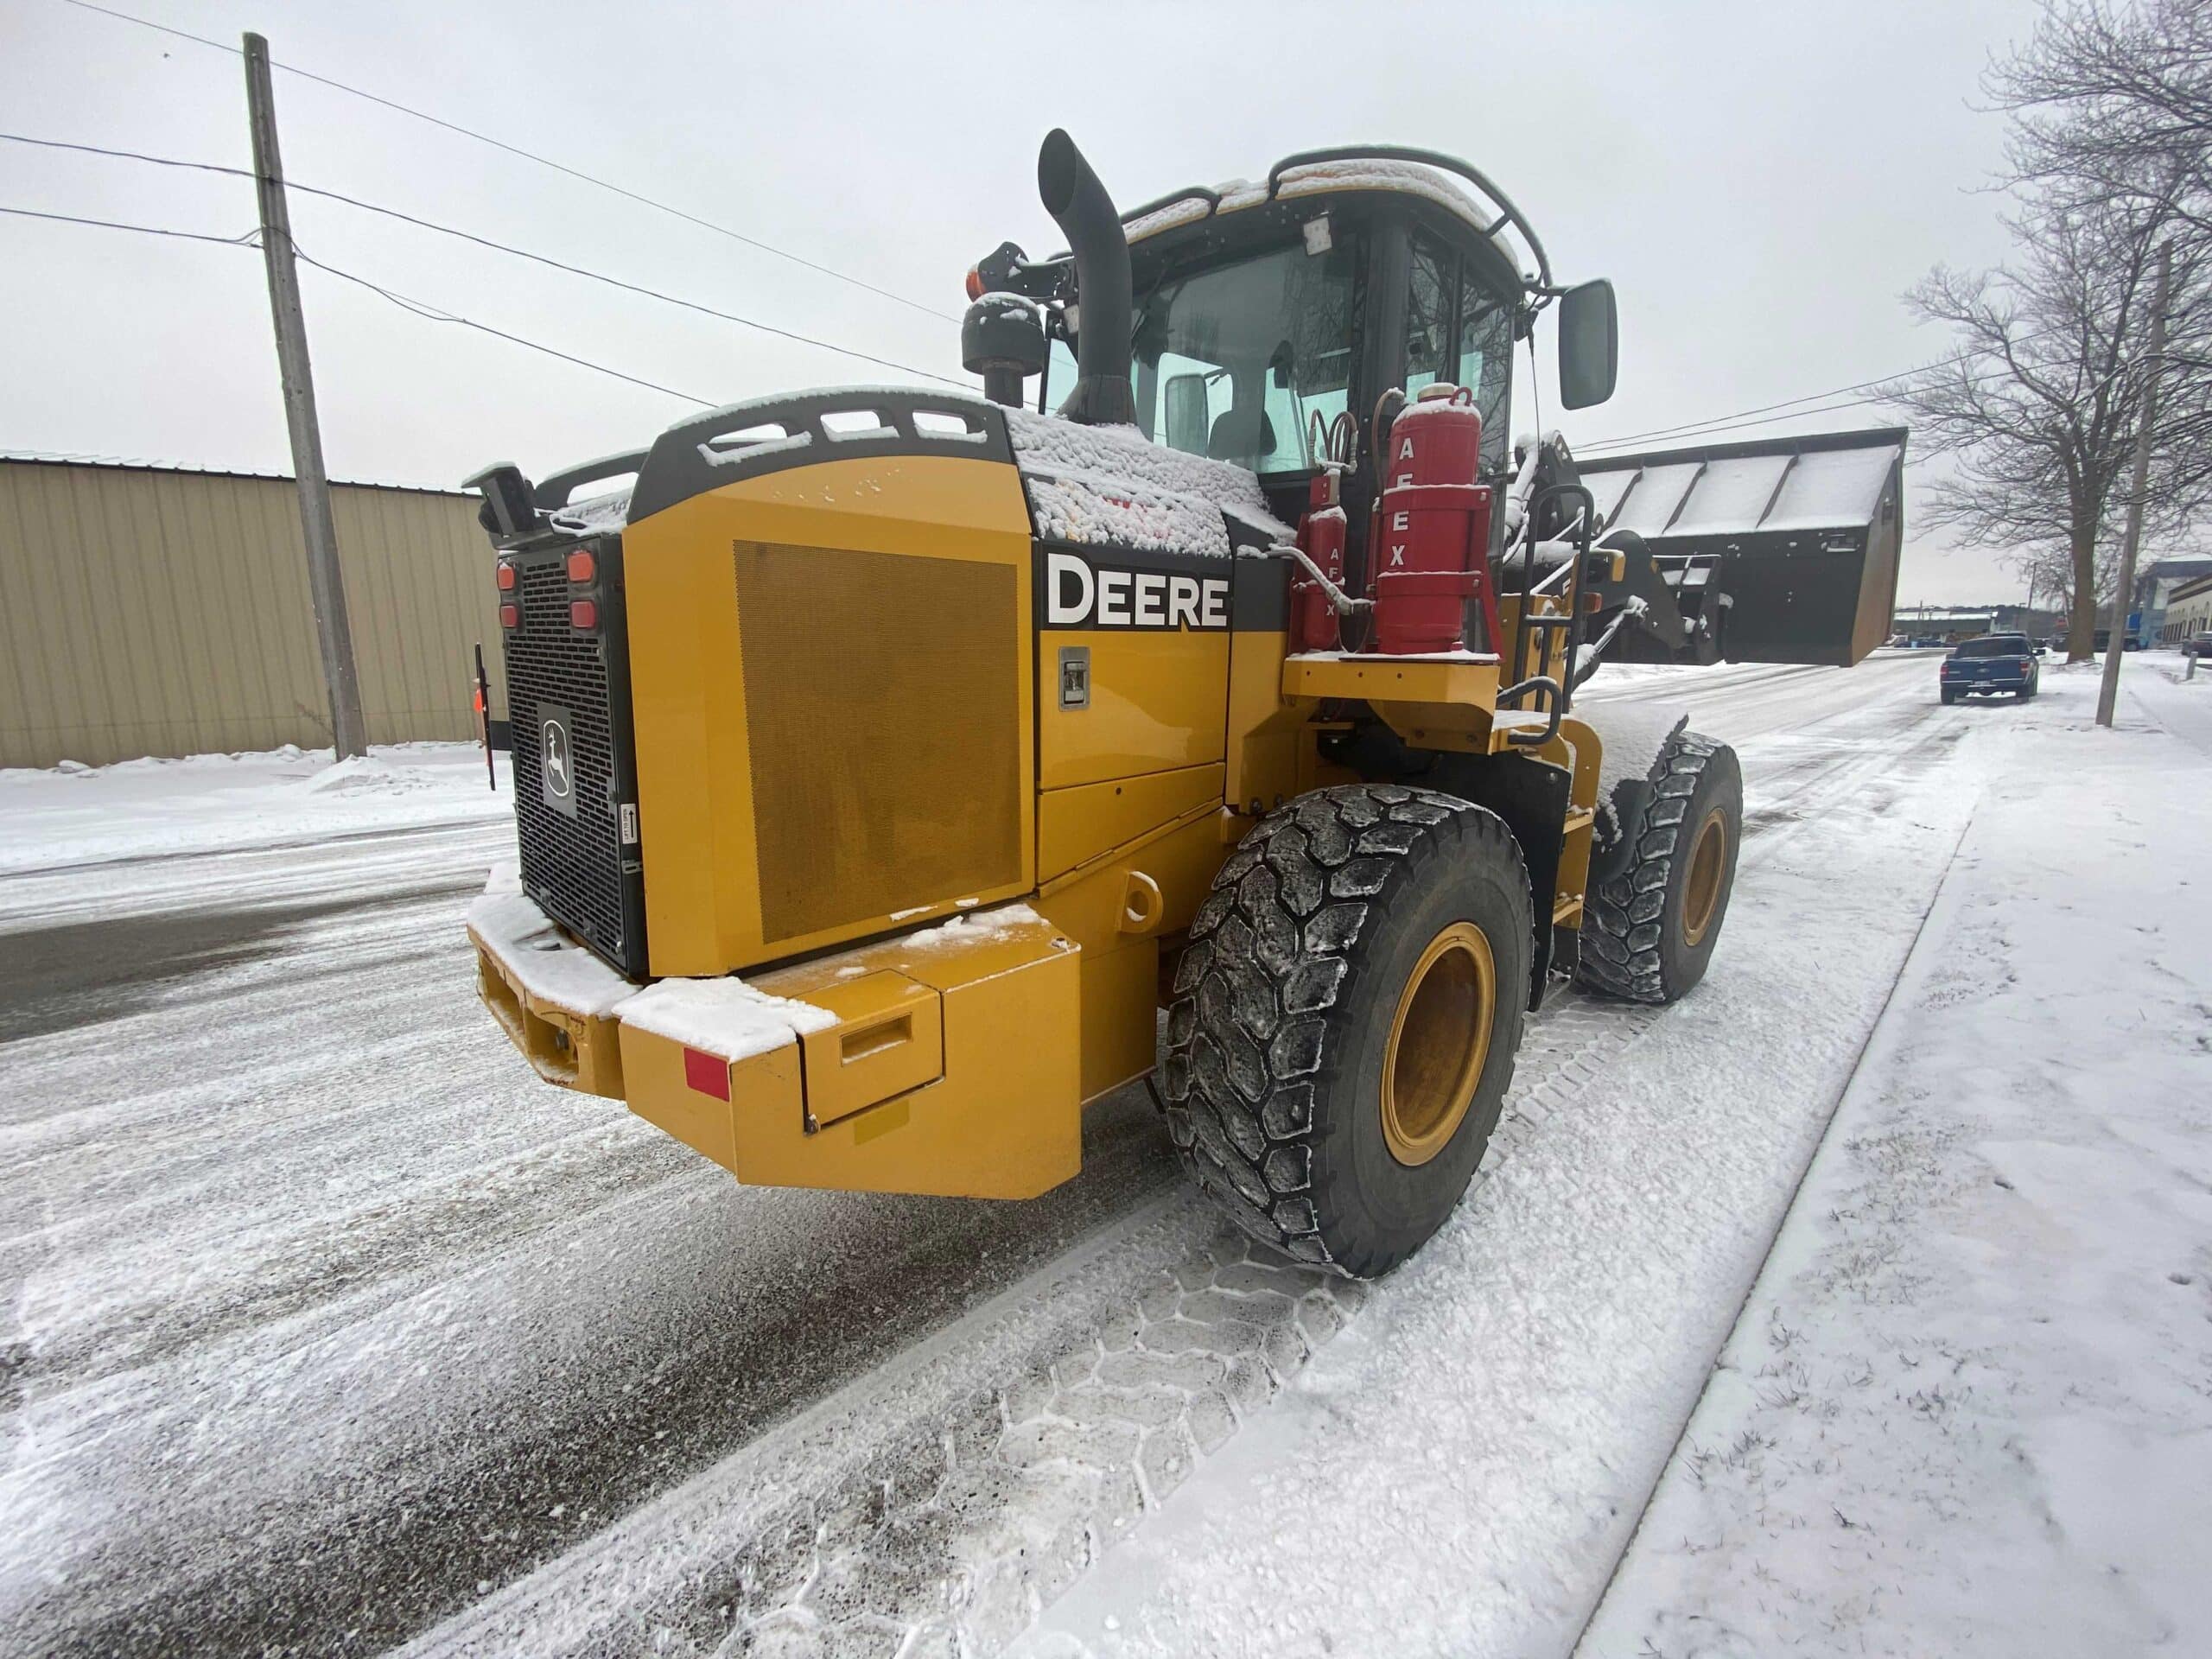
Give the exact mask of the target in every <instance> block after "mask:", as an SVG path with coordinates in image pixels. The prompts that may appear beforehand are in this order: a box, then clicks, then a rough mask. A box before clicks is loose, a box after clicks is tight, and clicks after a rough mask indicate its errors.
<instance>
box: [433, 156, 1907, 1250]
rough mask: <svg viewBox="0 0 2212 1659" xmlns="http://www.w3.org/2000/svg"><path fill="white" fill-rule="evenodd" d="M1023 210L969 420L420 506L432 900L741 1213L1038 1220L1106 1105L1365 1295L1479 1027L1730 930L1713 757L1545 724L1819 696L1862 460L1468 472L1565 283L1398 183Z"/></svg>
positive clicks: (924, 406) (1839, 626)
mask: <svg viewBox="0 0 2212 1659" xmlns="http://www.w3.org/2000/svg"><path fill="white" fill-rule="evenodd" d="M1039 189H1040V194H1041V195H1042V197H1043V200H1044V204H1045V206H1046V209H1047V210H1048V211H1049V212H1050V213H1052V216H1053V218H1054V219H1056V220H1057V222H1058V225H1059V226H1060V228H1061V230H1062V232H1063V233H1064V234H1065V237H1066V239H1067V242H1068V250H1069V251H1067V252H1065V253H1063V254H1061V255H1058V256H1057V257H1052V258H1047V259H1041V260H1034V261H1033V260H1031V259H1029V258H1028V257H1027V256H1026V255H1025V254H1024V253H1023V252H1022V251H1021V250H1020V248H1019V247H1017V246H1015V245H1013V244H1011V243H1008V244H1006V245H1002V246H1001V247H1000V248H999V249H997V250H996V251H995V252H993V253H992V254H990V255H989V256H988V257H986V258H984V259H982V260H981V261H979V262H978V265H977V267H976V270H973V271H971V272H970V273H969V296H970V298H971V300H972V301H973V302H974V303H973V305H972V306H971V308H970V309H969V314H968V316H967V319H966V321H965V324H964V326H963V350H964V357H965V360H966V362H967V365H968V367H969V370H970V371H971V372H975V373H977V374H978V375H980V376H981V378H982V391H983V395H982V396H971V395H968V394H964V393H962V392H958V391H922V390H915V389H912V388H880V387H876V388H853V389H847V390H842V391H813V392H808V393H804V394H799V395H795V396H791V397H768V398H761V399H757V400H755V401H753V402H751V403H747V404H736V405H733V406H731V407H729V408H727V409H721V410H715V411H713V412H712V413H710V414H706V415H702V416H697V417H696V418H692V419H687V420H685V421H683V422H682V423H679V424H677V425H676V426H673V427H671V428H670V429H668V430H667V431H665V432H663V433H662V434H661V435H659V436H658V438H656V439H654V441H653V442H652V445H651V447H650V448H645V449H643V450H639V451H637V452H634V453H631V454H620V455H614V456H609V457H607V458H606V459H604V460H601V461H594V462H590V463H588V464H586V465H584V466H582V467H572V468H570V469H569V470H567V471H564V472H560V473H556V474H554V475H552V476H550V477H548V478H546V479H544V480H543V481H541V482H537V483H532V482H531V480H528V479H527V478H525V477H524V475H523V474H522V473H521V472H520V471H519V470H518V468H516V467H512V466H499V467H492V468H489V469H487V470H486V471H485V472H483V473H481V474H478V475H477V476H476V477H475V478H474V479H472V480H470V485H471V487H474V488H476V489H478V490H480V492H481V493H482V494H483V496H484V504H483V508H482V518H483V521H484V523H485V525H486V529H487V530H488V531H490V532H491V534H492V538H493V544H494V548H495V550H496V562H495V564H494V568H493V580H494V582H496V584H497V587H498V590H499V602H500V621H501V625H502V632H503V634H504V645H505V664H506V683H507V699H508V708H509V715H510V717H511V722H512V731H513V733H514V769H513V777H514V789H515V798H516V801H515V810H516V818H517V829H518V842H519V852H520V858H519V868H518V872H516V873H515V874H513V875H512V878H511V879H507V880H500V879H499V878H498V877H495V879H494V882H493V888H492V889H491V890H489V891H487V892H486V895H485V897H484V898H483V899H481V900H480V901H479V902H478V903H477V904H476V905H475V906H474V908H473V909H472V911H471V912H470V917H469V931H470V933H471V935H472V938H473V939H474V945H475V950H476V956H477V966H478V977H479V986H480V993H481V995H482V999H483V1001H484V1002H485V1003H486V1005H487V1007H489V1008H490V1009H491V1011H492V1012H493V1014H494V1015H495V1016H496V1017H497V1018H498V1020H499V1022H500V1023H501V1025H502V1026H503V1027H505V1030H506V1033H507V1034H508V1036H509V1037H510V1038H511V1039H512V1041H513V1042H514V1044H515V1046H517V1047H518V1048H519V1049H521V1050H522V1051H523V1052H524V1054H525V1055H526V1056H527V1057H528V1058H529V1059H530V1061H531V1064H532V1065H534V1066H535V1067H536V1068H537V1070H538V1071H539V1072H541V1073H542V1074H543V1076H544V1077H547V1078H549V1079H550V1080H551V1081H553V1082H555V1083H558V1084H565V1085H567V1086H569V1087H570V1088H574V1089H579V1090H587V1091H589V1092H591V1093H594V1094H597V1095H602V1096H607V1097H609V1098H611V1099H615V1100H620V1101H623V1102H626V1103H627V1105H628V1107H629V1109H631V1110H632V1111H634V1112H636V1113H637V1114H639V1116H642V1117H644V1118H645V1119H647V1120H649V1121H650V1122H652V1123H654V1124H656V1125H658V1127H659V1128H662V1129H664V1130H665V1131H667V1132H668V1133H669V1134H671V1135H675V1136H677V1137H678V1138H679V1139H681V1140H683V1141H685V1142H687V1143H688V1144H689V1145H690V1146H691V1147H695V1148H696V1149H697V1150H698V1151H699V1152H701V1153H702V1154H704V1155H706V1156H707V1157H709V1158H711V1159H713V1160H715V1162H717V1163H719V1164H721V1165H722V1166H724V1167H725V1168H727V1169H728V1170H730V1171H731V1172H732V1173H734V1175H735V1176H736V1177H737V1178H738V1179H740V1180H741V1181H746V1182H753V1183H760V1184H767V1185H795V1186H812V1187H842V1188H854V1189H861V1190H868V1191H878V1192H917V1193H937V1194H949V1195H967V1196H974V1197H985V1198H1027V1197H1031V1196H1033V1195H1035V1194H1037V1193H1039V1192H1044V1191H1046V1189H1048V1188H1050V1187H1052V1186H1053V1185H1056V1184H1058V1183H1059V1182H1062V1181H1065V1180H1066V1179H1069V1178H1070V1177H1071V1176H1072V1175H1074V1174H1075V1173H1076V1172H1077V1166H1078V1161H1079V1157H1080V1148H1081V1136H1080V1123H1081V1116H1082V1111H1083V1107H1084V1103H1085V1102H1086V1101H1089V1100H1092V1099H1095V1098H1096V1097H1098V1096H1102V1095H1103V1094H1105V1093H1106V1092H1107V1091H1109V1090H1114V1089H1117V1088H1120V1087H1122V1086H1123V1085H1125V1084H1132V1083H1135V1082H1136V1081H1138V1080H1140V1079H1149V1080H1150V1084H1151V1086H1152V1088H1153V1089H1154V1095H1155V1097H1156V1099H1157V1100H1158V1102H1159V1103H1160V1109H1161V1111H1162V1114H1163V1116H1164V1120H1165V1122H1164V1128H1165V1132H1166V1135H1168V1136H1169V1137H1170V1138H1171V1139H1172V1141H1173V1143H1174V1145H1175V1147H1177V1148H1178V1149H1179V1153H1180V1154H1181V1156H1182V1159H1183V1160H1184V1162H1185V1165H1186V1166H1187V1167H1188V1168H1189V1170H1190V1172H1191V1173H1192V1176H1193V1178H1194V1179H1196V1180H1197V1181H1198V1185H1200V1186H1201V1187H1203V1188H1204V1189H1205V1191H1206V1192H1208V1193H1210V1194H1211V1195H1212V1196H1213V1197H1214V1198H1216V1199H1217V1201H1218V1202H1219V1204H1220V1205H1222V1207H1223V1208H1224V1210H1225V1211H1227V1212H1228V1213H1229V1214H1230V1216H1232V1217H1234V1218H1235V1219H1236V1221H1237V1222H1238V1223H1239V1224H1241V1225H1242V1226H1243V1227H1244V1228H1245V1229H1247V1230H1249V1231H1250V1232H1251V1233H1253V1234H1254V1235H1255V1236H1258V1237H1259V1238H1261V1239H1262V1240H1264V1241H1266V1242H1267V1243H1270V1244H1272V1245H1274V1246H1276V1247H1278V1248H1279V1249H1281V1250H1283V1251H1285V1252H1287V1254H1288V1255H1291V1256H1293V1257H1295V1258H1298V1259H1300V1260H1302V1261H1306V1262H1315V1263H1323V1264H1328V1265H1332V1266H1334V1267H1335V1268H1339V1269H1341V1270H1343V1271H1344V1272H1346V1273H1351V1274H1363V1275H1364V1274H1379V1273H1383V1272H1384V1271H1386V1270H1388V1269H1389V1268H1391V1267H1392V1266H1394V1265H1395V1264H1396V1263H1397V1262H1400V1261H1402V1260H1403V1259H1404V1258H1405V1257H1406V1256H1407V1255H1408V1254H1409V1253H1411V1252H1412V1251H1414V1249H1417V1248H1419V1246H1420V1245H1421V1243H1422V1241H1423V1240H1425V1239H1426V1238H1427V1236H1429V1235H1430V1234H1431V1233H1433V1231H1434V1230H1436V1229H1437V1227H1438V1226H1440V1224H1442V1223H1443V1221H1444V1220H1445V1218H1446V1217H1447V1216H1448V1215H1449V1214H1450V1212H1451V1211H1452V1207H1453V1205H1455V1204H1456V1203H1457V1202H1458V1201H1459V1198H1460V1196H1461V1194H1462V1193H1463V1192H1465V1188H1466V1186H1467V1184H1468V1181H1469V1179H1470V1178H1471V1175H1472V1173H1473V1172H1474V1170H1475V1167H1476V1165H1477V1164H1478V1161H1479V1160H1480V1159H1481V1157H1482V1154H1483V1148H1484V1143H1485V1141H1487V1139H1488V1137H1489V1135H1490V1134H1491V1128H1492V1127H1493V1126H1494V1125H1495V1123H1496V1122H1497V1117H1498V1113H1499V1109H1500V1106H1501V1103H1502V1102H1503V1096H1504V1093H1505V1090H1506V1087H1507V1084H1508V1082H1509V1080H1510V1077H1511V1075H1512V1070H1513V1064H1514V1052H1515V1049H1516V1046H1517V1043H1518V1041H1519V1038H1520V1034H1521V1028H1522V1019H1523V1016H1524V1014H1527V1013H1528V1012H1529V1011H1531V1010H1534V1009H1535V1008H1537V1007H1540V1006H1541V1002H1542V1000H1543V998H1544V996H1545V995H1546V993H1547V991H1548V990H1549V989H1550V988H1554V987H1555V986H1557V985H1559V984H1560V983H1562V982H1566V981H1567V980H1569V979H1571V978H1574V977H1576V976H1580V979H1581V980H1582V981H1583V982H1585V983H1586V984H1588V985H1590V986H1592V987H1593V988H1597V989H1598V990H1600V991H1602V992H1605V993H1608V994H1611V995H1617V996H1620V997H1625V998H1631V999H1639V1000H1643V1001H1670V1000H1672V999H1674V998H1676V997H1679V996H1681V995H1683V994H1684V993H1686V992H1687V991H1688V990H1689V989H1690V988H1692V987H1693V986H1694V985H1695V984H1696V983H1697V982H1698V981H1699V979H1700V976H1702V975H1703V974H1704V972H1705V970H1706V965H1707V962H1708V961H1709V960H1710V958H1711V956H1712V953H1713V949H1714V946H1715V944H1716V941H1717V940H1718V938H1719V933H1720V931H1721V926H1722V923H1723V921H1724V919H1725V918H1726V912H1727V906H1728V894H1729V887H1730V884H1731V880H1732V876H1733V874H1734V871H1735V867H1736V858H1737V851H1738V846H1739V845H1740V842H1741V835H1742V823H1741V809H1742V788H1741V781H1740V779H1739V776H1738V770H1737V766H1736V761H1735V759H1734V757H1733V755H1732V753H1730V752H1729V751H1728V750H1727V749H1726V747H1721V746H1719V745H1717V744H1715V743H1713V742H1711V741H1707V740H1705V739H1703V738H1700V737H1699V736H1697V735H1695V734H1692V733H1689V732H1688V731H1687V730H1685V729H1683V728H1682V727H1681V722H1680V721H1678V720H1675V719H1672V718H1667V717H1660V718H1653V717H1651V716H1649V715H1638V716H1637V717H1635V718H1629V717H1626V716H1616V717H1615V718H1613V719H1611V720H1610V721H1608V720H1605V719H1602V718H1588V717H1585V716H1584V715H1581V714H1579V713H1578V712H1577V711H1576V707H1575V697H1574V694H1575V690H1576V688H1577V686H1578V685H1579V684H1580V683H1581V682H1582V681H1583V680H1585V679H1586V677H1588V675H1589V674H1590V673H1591V672H1592V671H1593V670H1594V669H1595V668H1596V667H1597V666H1599V664H1600V663H1601V662H1602V661H1604V660H1608V659H1611V660H1620V659H1627V660H1636V661H1646V662H1707V663H1709V662H1713V661H1716V660H1719V659H1723V658H1727V659H1735V660H1749V661H1761V662H1804V663H1832V664H1850V663H1853V662H1856V661H1857V660H1858V659H1859V658H1860V657H1861V656H1863V655H1864V654H1865V653H1866V652H1867V651H1868V650H1869V649H1871V648H1872V646H1873V645H1875V644H1877V643H1878V642H1879V640H1880V639H1881V637H1882V635H1883V632H1884V631H1885V628H1886V626H1887V625H1888V619H1889V615H1890V611H1891V600H1892V597H1893V589H1894V587H1895V582H1896V570H1897V549H1898V539H1899V533H1900V503H1899V486H1900V468H1901V464H1902V459H1903V448H1904V434H1903V433H1902V432H1897V431H1882V432H1874V433H1859V434H1847V435H1831V436H1827V437H1821V438H1813V439H1792V440H1786V441H1782V442H1766V443H1754V444H1740V445H1732V446H1731V445H1724V446H1718V447H1711V448H1703V449H1697V450H1688V451H1675V452H1671V453H1668V454H1648V455H1637V456H1629V457H1615V458H1611V459H1608V460H1607V461H1605V462H1604V463H1602V464H1601V465H1598V466H1592V465H1590V464H1587V463H1585V464H1582V465H1580V466H1578V465H1577V463H1576V461H1575V460H1574V458H1573V455H1572V454H1571V452H1570V451H1569V449H1568V448H1567V445H1566V443H1565V442H1564V441H1563V440H1561V439H1560V438H1559V437H1558V436H1557V435H1555V434H1546V433H1541V432H1532V433H1531V434H1529V435H1527V436H1525V437H1523V438H1522V439H1520V440H1517V441H1510V440H1509V417H1510V409H1511V400H1512V398H1513V396H1514V388H1513V358H1514V351H1515V346H1516V342H1522V341H1527V340H1530V338H1531V336H1532V334H1533V331H1534V329H1535V327H1536V325H1537V323H1538V321H1539V319H1540V318H1541V315H1542V314H1543V313H1544V312H1545V311H1546V310H1547V309H1549V308H1553V307H1554V306H1556V308H1557V317H1558V321H1559V338H1558V355H1559V359H1560V402H1561V403H1562V404H1564V405H1565V406H1567V407H1568V408H1570V409H1572V408H1579V407H1583V406H1586V405H1588V404H1594V403H1597V402H1599V401H1602V400H1603V399H1604V398H1605V397H1608V396H1610V395H1611V390H1612V385H1613V378H1614V367H1615V332H1616V329H1615V312H1614V303H1613V296H1612V292H1611V288H1610V287H1609V286H1608V285H1606V284H1605V283H1585V284H1582V285H1580V286H1579V287H1572V288H1563V287H1560V286H1559V285H1557V284H1555V283H1554V281H1553V278H1552V275H1551V270H1550V266H1549V263H1548V259H1547V257H1546V256H1545V253H1544V250H1543V246H1542V244H1541V241H1539V240H1538V238H1537V237H1536V235H1535V232H1534V231H1533V230H1532V229H1531V228H1530V227H1529V224H1528V221H1527V220H1526V219H1525V218H1524V217H1523V215H1522V213H1520V211H1519V210H1518V209H1517V208H1516V207H1515V206H1514V205H1513V204H1512V203H1511V202H1510V200H1508V199H1507V198H1506V197H1505V196H1504V195H1503V194H1502V193H1501V192H1500V191H1499V190H1498V189H1497V188H1496V187H1495V186H1494V185H1493V184H1491V181H1489V180H1487V179H1485V178H1484V176H1483V175H1481V174H1480V173H1478V171H1476V170H1475V169H1474V168H1471V167H1470V166H1468V165H1467V164H1465V162H1459V161H1455V160H1453V159H1452V158H1451V157H1448V156H1441V155H1438V154H1434V153H1432V152H1428V151H1421V150H1409V149H1391V148H1374V147H1368V148H1354V149H1336V150H1325V151H1309V152H1306V153H1303V154H1300V155H1298V156H1291V157H1288V158H1287V159H1286V160H1285V161H1283V162H1280V163H1278V164H1277V165H1276V166H1275V167H1274V168H1272V169H1270V171H1269V172H1268V175H1267V178H1266V180H1265V181H1264V182H1260V183H1253V184H1249V185H1243V184H1240V185H1235V186H1225V187H1222V188H1218V189H1192V190H1186V191H1182V192H1179V193H1177V194H1173V195H1171V196H1167V197H1164V198H1162V199H1161V200H1158V201H1155V202H1153V203H1150V204H1148V205H1147V206H1146V207H1142V208H1140V209H1138V210H1137V211H1135V213H1129V214H1127V215H1124V214H1122V213H1117V212H1116V209H1115V207H1113V205H1112V204H1111V202H1110V201H1109V198H1108V195H1107V193H1106V191H1105V190H1104V188H1103V187H1102V186H1101V184H1100V183H1099V181H1098V180H1097V179H1096V176H1095V175H1093V174H1092V172H1091V170H1090V168H1089V167H1088V166H1087V165H1086V164H1085V163H1084V160H1083V158H1082V156H1080V155H1079V154H1078V153H1077V150H1076V148H1075V146H1074V145H1073V143H1071V142H1070V141H1069V140H1068V138H1067V137H1066V136H1065V134H1064V133H1058V132H1055V133H1053V134H1052V136H1051V137H1049V138H1048V139H1047V140H1046V143H1045V146H1044V149H1043V151H1042V154H1041V156H1040V158H1039ZM1033 381H1034V382H1035V384H1036V386H1037V390H1036V392H1035V394H1034V400H1033V403H1031V402H1030V400H1029V397H1028V387H1029V385H1030V384H1031V383H1032V382H1033ZM1522 397H1523V398H1524V399H1525V401H1526V402H1527V403H1528V404H1531V405H1533V404H1535V402H1536V398H1535V394H1534V392H1533V391H1532V390H1531V389H1529V388H1528V387H1526V386H1525V385H1524V386H1523V387H1522ZM1025 404H1027V405H1028V406H1025ZM1055 406H1057V412H1047V411H1048V410H1054V409H1055ZM624 479H627V480H629V482H628V485H627V487H626V488H622V487H619V483H620V480H624ZM1163 1009H1164V1010H1165V1020H1164V1021H1163V1020H1162V1019H1161V1017H1160V1015H1161V1011H1162V1010H1163Z"/></svg>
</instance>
